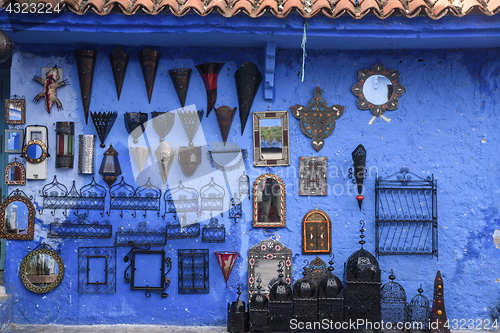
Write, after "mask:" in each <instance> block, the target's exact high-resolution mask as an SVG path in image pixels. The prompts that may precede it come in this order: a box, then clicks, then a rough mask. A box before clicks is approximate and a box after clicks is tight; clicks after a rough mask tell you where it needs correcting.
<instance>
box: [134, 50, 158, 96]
mask: <svg viewBox="0 0 500 333" xmlns="http://www.w3.org/2000/svg"><path fill="white" fill-rule="evenodd" d="M139 60H140V61H141V67H142V74H143V75H144V81H145V82H146V90H147V92H148V100H149V103H150V104H151V95H152V94H153V86H154V85H155V78H156V70H157V69H158V63H159V62H160V55H159V54H158V51H154V50H152V49H150V48H149V47H146V48H145V49H144V50H142V51H141V52H140V53H139Z"/></svg>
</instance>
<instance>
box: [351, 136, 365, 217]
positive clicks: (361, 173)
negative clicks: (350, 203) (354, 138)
mask: <svg viewBox="0 0 500 333" xmlns="http://www.w3.org/2000/svg"><path fill="white" fill-rule="evenodd" d="M352 161H353V167H352V168H350V169H349V178H351V179H352V182H353V183H354V184H356V187H357V190H358V195H357V196H356V200H358V206H359V210H361V205H362V204H363V199H364V198H365V197H364V196H363V195H362V193H363V180H364V179H365V178H366V168H365V165H366V149H365V147H363V145H359V146H357V147H356V149H354V151H353V152H352Z"/></svg>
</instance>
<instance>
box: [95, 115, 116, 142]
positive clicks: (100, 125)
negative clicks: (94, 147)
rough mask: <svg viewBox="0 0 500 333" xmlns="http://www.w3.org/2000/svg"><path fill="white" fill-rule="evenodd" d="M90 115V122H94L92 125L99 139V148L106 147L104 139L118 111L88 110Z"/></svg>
mask: <svg viewBox="0 0 500 333" xmlns="http://www.w3.org/2000/svg"><path fill="white" fill-rule="evenodd" d="M90 117H91V118H92V122H93V123H94V127H95V130H96V131H97V135H98V136H99V140H101V148H104V147H106V145H105V144H104V141H106V138H107V137H108V134H109V132H110V131H111V129H112V128H113V124H114V123H115V120H116V117H118V113H116V112H102V113H101V112H90Z"/></svg>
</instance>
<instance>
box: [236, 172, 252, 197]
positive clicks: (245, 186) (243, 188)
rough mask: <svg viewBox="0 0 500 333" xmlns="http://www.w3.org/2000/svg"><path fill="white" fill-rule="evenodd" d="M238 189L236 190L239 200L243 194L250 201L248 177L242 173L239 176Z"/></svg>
mask: <svg viewBox="0 0 500 333" xmlns="http://www.w3.org/2000/svg"><path fill="white" fill-rule="evenodd" d="M238 184H239V187H238V190H239V192H240V200H241V197H243V196H244V195H245V194H246V195H248V199H250V177H248V175H247V174H246V172H245V171H243V174H242V175H241V176H240V178H239V181H238Z"/></svg>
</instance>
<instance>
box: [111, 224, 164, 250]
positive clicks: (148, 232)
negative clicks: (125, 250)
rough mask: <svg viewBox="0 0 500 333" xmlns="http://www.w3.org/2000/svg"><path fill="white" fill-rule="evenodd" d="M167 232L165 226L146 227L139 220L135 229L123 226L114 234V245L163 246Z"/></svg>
mask: <svg viewBox="0 0 500 333" xmlns="http://www.w3.org/2000/svg"><path fill="white" fill-rule="evenodd" d="M166 244H167V233H166V229H165V227H158V228H148V227H147V226H146V222H140V223H139V224H138V225H137V227H136V228H135V229H133V228H123V227H122V229H121V230H118V231H117V232H116V234H115V246H159V247H162V246H165V245H166Z"/></svg>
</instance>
